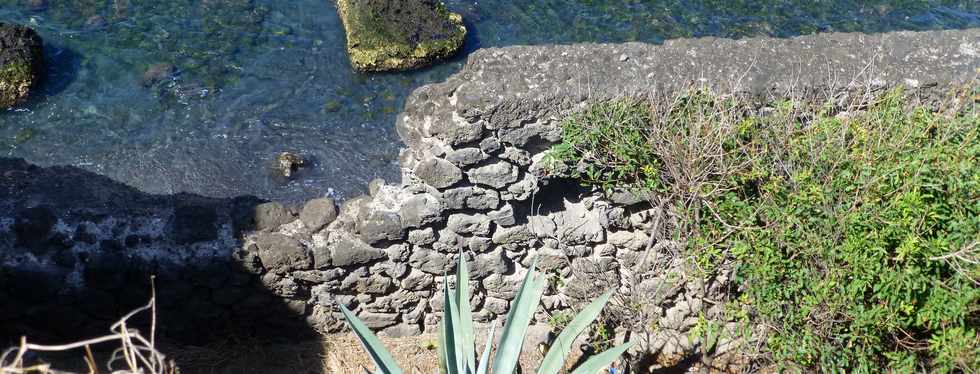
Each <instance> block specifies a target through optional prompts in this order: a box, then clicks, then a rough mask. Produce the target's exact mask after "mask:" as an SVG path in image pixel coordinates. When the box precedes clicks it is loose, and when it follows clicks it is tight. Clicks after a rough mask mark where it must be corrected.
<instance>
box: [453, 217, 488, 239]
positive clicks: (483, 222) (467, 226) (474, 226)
mask: <svg viewBox="0 0 980 374" xmlns="http://www.w3.org/2000/svg"><path fill="white" fill-rule="evenodd" d="M446 228H448V229H449V230H451V231H452V232H455V233H457V234H473V235H488V234H490V219H489V218H487V216H486V215H485V214H463V213H457V214H453V215H450V216H449V220H448V222H447V224H446Z"/></svg>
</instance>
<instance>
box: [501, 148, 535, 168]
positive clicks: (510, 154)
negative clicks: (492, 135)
mask: <svg viewBox="0 0 980 374" xmlns="http://www.w3.org/2000/svg"><path fill="white" fill-rule="evenodd" d="M500 158H502V159H505V160H510V161H511V162H513V163H514V164H515V165H519V166H528V165H530V164H531V154H530V153H528V152H527V151H525V150H523V149H520V148H517V147H504V151H503V152H502V153H500Z"/></svg>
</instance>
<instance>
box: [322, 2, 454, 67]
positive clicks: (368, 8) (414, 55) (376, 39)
mask: <svg viewBox="0 0 980 374" xmlns="http://www.w3.org/2000/svg"><path fill="white" fill-rule="evenodd" d="M337 10H338V11H339V13H340V18H341V20H342V21H343V23H344V28H345V29H346V31H347V52H348V54H349V55H350V60H351V65H353V66H354V68H355V69H357V70H361V71H397V70H409V69H415V68H419V67H423V66H426V65H430V64H432V63H433V62H435V61H438V60H441V59H444V58H447V57H450V56H452V55H453V54H455V53H456V51H458V50H459V48H460V47H461V46H462V45H463V39H464V38H465V36H466V27H464V26H463V17H462V16H460V15H459V14H456V13H451V12H449V11H448V10H447V9H446V6H445V5H444V4H442V2H441V1H438V0H339V1H337Z"/></svg>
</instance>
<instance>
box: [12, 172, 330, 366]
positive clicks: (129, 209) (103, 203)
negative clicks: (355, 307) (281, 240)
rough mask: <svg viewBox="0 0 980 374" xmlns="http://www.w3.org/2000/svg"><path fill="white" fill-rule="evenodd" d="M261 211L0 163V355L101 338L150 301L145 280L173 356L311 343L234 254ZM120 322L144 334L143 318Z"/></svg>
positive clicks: (304, 327)
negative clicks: (21, 343) (192, 350)
mask: <svg viewBox="0 0 980 374" xmlns="http://www.w3.org/2000/svg"><path fill="white" fill-rule="evenodd" d="M260 203H262V201H261V200H259V199H257V198H254V197H237V198H232V199H214V198H207V197H202V196H197V195H190V194H175V195H150V194H145V193H142V192H140V191H138V190H136V189H134V188H131V187H129V186H126V185H123V184H120V183H118V182H115V181H113V180H111V179H109V178H106V177H103V176H99V175H96V174H93V173H91V172H88V171H85V170H82V169H79V168H75V167H61V166H56V167H47V168H41V167H37V166H33V165H30V164H28V163H27V162H25V161H23V160H20V159H8V158H0V300H2V302H0V346H3V347H6V346H10V345H12V344H14V343H15V342H16V340H17V339H19V337H20V336H28V337H29V338H30V340H31V341H32V342H34V343H40V344H61V343H65V342H69V341H76V340H79V339H83V338H90V337H94V336H101V335H105V334H106V333H108V331H109V326H110V325H111V324H112V323H114V322H115V321H117V320H118V319H119V318H121V317H122V316H123V315H124V314H126V313H128V312H129V311H131V310H133V309H136V308H138V307H140V306H142V305H144V304H145V303H146V302H147V300H149V298H150V290H151V287H150V278H151V276H155V277H156V281H155V284H156V293H157V304H158V313H157V319H158V325H157V331H158V335H159V336H160V337H161V338H162V339H163V340H166V341H170V342H172V343H173V345H174V346H177V347H191V346H194V347H201V346H214V345H215V344H218V345H223V346H225V347H226V348H233V347H234V345H235V344H248V345H255V344H265V343H266V342H269V343H272V342H286V341H289V342H296V341H298V340H314V338H316V336H317V335H316V334H315V332H314V331H313V329H312V328H311V327H310V326H309V325H308V324H307V323H306V321H305V320H304V318H303V317H302V313H303V310H297V308H300V309H302V308H303V307H304V306H303V305H300V304H297V303H290V302H288V301H284V300H285V299H283V298H282V297H279V296H277V295H273V294H272V293H271V292H270V291H269V290H267V288H266V287H265V286H264V285H263V282H262V279H260V278H261V277H260V276H259V275H258V274H260V273H262V271H263V270H262V269H259V268H256V267H257V266H258V267H261V265H259V264H258V262H257V261H251V262H250V261H249V259H250V257H248V256H245V255H243V254H242V251H241V250H240V249H239V248H240V243H239V239H238V238H240V235H241V234H242V233H243V232H246V231H249V230H252V229H254V228H255V227H256V226H257V225H258V224H261V222H259V223H257V222H256V219H255V215H256V206H258V205H259V204H260ZM131 322H132V325H133V326H134V327H136V328H138V329H140V330H141V331H143V332H144V333H145V334H148V333H149V318H148V316H143V317H141V318H140V317H138V318H136V319H135V320H132V321H131ZM236 342H237V343H236ZM246 342H247V343H246ZM107 348H110V349H111V348H113V347H107ZM179 356H180V355H178V357H179ZM178 364H180V362H179V361H178ZM311 364H312V365H313V366H316V365H318V362H316V360H313V362H311ZM306 369H308V370H309V371H311V372H320V371H321V370H318V368H317V367H309V368H306ZM256 370H258V369H256ZM184 372H188V370H184ZM189 372H194V370H191V371H189Z"/></svg>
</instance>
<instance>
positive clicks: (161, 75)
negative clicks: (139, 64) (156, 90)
mask: <svg viewBox="0 0 980 374" xmlns="http://www.w3.org/2000/svg"><path fill="white" fill-rule="evenodd" d="M174 72H175V69H174V66H173V65H171V64H168V63H165V62H162V63H159V64H154V65H152V66H150V67H149V68H147V69H146V71H144V72H143V87H150V86H152V85H155V84H157V83H159V82H162V81H165V80H168V79H171V78H172V77H173V75H174Z"/></svg>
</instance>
